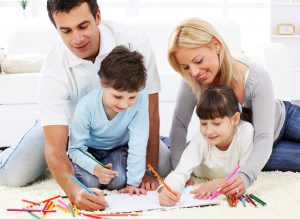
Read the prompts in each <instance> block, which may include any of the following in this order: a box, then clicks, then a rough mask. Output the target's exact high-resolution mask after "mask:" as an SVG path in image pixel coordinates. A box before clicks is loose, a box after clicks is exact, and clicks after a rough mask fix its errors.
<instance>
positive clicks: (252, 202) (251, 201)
mask: <svg viewBox="0 0 300 219" xmlns="http://www.w3.org/2000/svg"><path fill="white" fill-rule="evenodd" d="M246 197H247V198H248V200H249V201H250V203H251V204H252V205H254V206H255V207H256V208H257V205H256V204H255V203H254V201H253V200H252V199H251V198H250V196H249V195H247V194H246Z"/></svg>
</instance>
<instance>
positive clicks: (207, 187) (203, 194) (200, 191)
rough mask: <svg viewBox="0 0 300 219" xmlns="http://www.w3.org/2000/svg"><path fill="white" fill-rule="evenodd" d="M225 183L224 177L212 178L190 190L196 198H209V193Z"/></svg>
mask: <svg viewBox="0 0 300 219" xmlns="http://www.w3.org/2000/svg"><path fill="white" fill-rule="evenodd" d="M225 184H226V179H213V180H210V181H208V182H206V183H205V184H204V185H202V186H200V187H199V188H197V189H194V190H193V191H191V193H192V194H194V198H196V199H209V198H210V197H211V195H212V194H213V193H214V192H215V191H217V189H218V188H222V187H223V186H224V185H225Z"/></svg>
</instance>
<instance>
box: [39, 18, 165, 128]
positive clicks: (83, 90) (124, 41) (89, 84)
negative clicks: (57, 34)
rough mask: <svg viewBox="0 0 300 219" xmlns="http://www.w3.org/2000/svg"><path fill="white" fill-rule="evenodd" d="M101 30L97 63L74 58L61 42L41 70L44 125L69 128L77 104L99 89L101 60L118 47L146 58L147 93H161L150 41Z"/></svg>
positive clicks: (111, 28)
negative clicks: (126, 48) (92, 91)
mask: <svg viewBox="0 0 300 219" xmlns="http://www.w3.org/2000/svg"><path fill="white" fill-rule="evenodd" d="M99 29H100V50H99V54H98V55H97V57H96V59H95V61H94V63H93V62H91V61H87V60H84V59H81V58H79V57H77V56H76V55H74V54H73V53H72V52H71V51H70V50H69V49H68V48H67V47H66V46H65V45H64V43H63V41H62V40H60V41H59V42H58V44H57V45H56V46H55V47H54V48H53V49H52V51H51V52H50V54H49V55H48V57H47V59H46V62H45V64H44V66H43V68H42V70H41V77H40V83H39V107H40V121H41V124H42V126H47V125H69V124H70V121H71V119H72V116H73V112H74V109H75V106H76V104H77V102H78V101H79V100H80V99H81V98H82V97H83V96H85V95H86V94H87V93H89V92H90V91H91V90H93V89H94V88H96V87H98V86H100V80H99V76H98V71H99V69H100V66H101V62H102V60H103V59H104V58H105V57H106V56H107V55H108V53H109V52H110V51H111V50H112V49H113V48H115V47H116V46H117V45H124V46H127V47H128V48H130V50H131V51H134V50H136V51H138V52H140V53H141V54H142V55H143V56H144V63H145V66H146V69H147V83H146V87H145V90H146V92H147V93H148V94H153V93H158V92H159V91H160V89H161V88H160V80H159V75H158V71H157V67H156V62H155V57H154V53H153V51H152V49H151V46H150V42H149V40H148V39H147V38H146V37H145V36H144V35H142V34H141V33H138V31H137V30H135V29H133V28H130V27H127V26H124V25H121V24H116V23H113V22H108V21H103V22H102V23H101V24H100V25H99Z"/></svg>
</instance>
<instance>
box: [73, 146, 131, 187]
mask: <svg viewBox="0 0 300 219" xmlns="http://www.w3.org/2000/svg"><path fill="white" fill-rule="evenodd" d="M88 152H89V153H90V154H92V155H93V156H94V157H95V158H96V159H97V160H98V161H100V162H101V163H103V164H104V165H106V164H108V163H112V169H113V170H115V171H118V173H119V174H118V176H116V177H114V178H113V179H112V180H111V181H110V182H109V183H108V184H107V185H101V184H100V183H99V179H98V178H97V177H96V176H94V175H92V174H90V173H89V172H87V171H86V170H84V169H82V168H81V167H80V166H78V165H77V164H75V163H73V167H74V171H75V176H76V178H77V179H78V180H80V181H81V182H82V183H83V184H84V185H86V186H87V187H90V188H101V189H108V190H116V189H122V188H124V187H125V186H126V181H127V177H126V173H127V156H128V145H123V146H119V147H116V148H113V149H110V150H102V149H94V148H88ZM87 159H89V158H87Z"/></svg>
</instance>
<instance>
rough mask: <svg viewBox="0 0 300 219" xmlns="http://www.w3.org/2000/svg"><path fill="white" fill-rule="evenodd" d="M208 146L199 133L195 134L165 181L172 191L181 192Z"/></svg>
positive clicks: (200, 161)
mask: <svg viewBox="0 0 300 219" xmlns="http://www.w3.org/2000/svg"><path fill="white" fill-rule="evenodd" d="M207 150H208V145H207V142H206V141H205V140H204V139H203V137H202V135H200V133H197V134H196V135H195V137H194V138H193V139H192V141H191V143H190V144H189V145H188V146H187V147H186V149H185V150H184V152H183V154H182V156H181V159H180V161H179V164H178V166H177V167H176V169H175V170H174V171H173V172H171V173H170V174H169V175H168V176H167V177H166V179H165V182H166V184H167V185H169V186H170V187H171V188H172V190H175V191H181V189H183V188H184V187H185V183H186V181H187V180H188V179H189V178H190V177H191V173H192V172H193V170H194V168H195V167H198V166H199V165H200V164H201V163H202V160H203V157H204V155H205V154H206V153H207Z"/></svg>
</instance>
